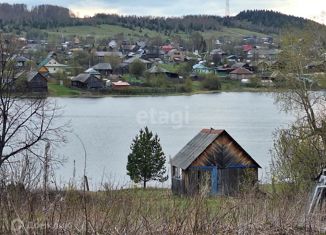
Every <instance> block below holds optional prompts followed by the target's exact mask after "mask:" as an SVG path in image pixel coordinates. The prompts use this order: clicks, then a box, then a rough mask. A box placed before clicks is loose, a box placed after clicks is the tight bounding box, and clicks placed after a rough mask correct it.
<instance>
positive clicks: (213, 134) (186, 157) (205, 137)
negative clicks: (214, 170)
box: [171, 129, 261, 170]
mask: <svg viewBox="0 0 326 235" xmlns="http://www.w3.org/2000/svg"><path fill="white" fill-rule="evenodd" d="M222 133H223V134H227V135H228V136H229V137H230V138H231V139H232V141H233V142H234V143H235V144H236V145H237V146H238V149H241V151H242V152H243V153H245V155H246V156H247V158H249V160H250V162H253V163H254V165H255V166H257V167H258V168H261V167H260V166H259V164H258V163H257V162H256V161H255V160H254V159H253V158H252V157H251V156H250V155H249V154H248V153H247V152H246V151H245V150H244V149H243V148H242V147H241V146H240V145H239V144H238V143H237V142H236V141H235V140H234V139H233V138H232V137H231V136H230V135H229V134H228V133H227V132H226V131H225V130H214V129H203V130H201V131H200V132H199V133H198V134H197V135H196V136H195V137H194V138H193V139H192V140H190V141H189V142H188V143H187V144H186V145H185V146H184V147H183V148H182V149H181V150H180V152H179V153H177V155H175V156H174V158H173V159H171V164H172V165H173V166H176V167H179V168H181V169H183V170H186V169H187V168H188V167H189V166H190V165H191V164H192V163H193V162H194V161H195V160H196V159H197V158H198V157H199V156H200V155H201V154H202V153H203V152H204V151H205V150H206V149H207V148H208V147H209V146H210V145H211V144H212V143H213V142H214V141H215V140H216V139H217V138H218V137H219V136H221V135H222Z"/></svg>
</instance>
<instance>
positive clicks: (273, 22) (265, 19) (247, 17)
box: [0, 3, 321, 35]
mask: <svg viewBox="0 0 326 235" xmlns="http://www.w3.org/2000/svg"><path fill="white" fill-rule="evenodd" d="M98 24H111V25H119V26H123V27H127V28H130V29H137V30H142V29H150V30H154V31H157V32H160V33H165V34H166V35H168V34H171V33H178V32H184V33H192V32H193V31H207V30H221V29H222V27H223V26H227V27H238V28H243V29H248V30H252V31H257V32H262V33H278V32H279V31H280V30H282V29H284V28H287V27H292V28H298V29H302V28H304V27H307V26H309V25H315V26H317V25H319V24H318V23H316V22H313V21H311V20H307V19H304V18H301V17H295V16H289V15H285V14H282V13H279V12H275V11H269V10H247V11H242V12H240V13H239V14H238V15H236V16H234V17H220V16H214V15H187V16H183V17H152V16H120V15H116V14H96V15H95V16H93V17H87V18H77V17H76V16H75V15H74V14H73V13H72V12H71V11H70V10H69V9H68V8H65V7H61V6H54V5H39V6H35V7H32V8H31V9H28V7H27V5H26V4H12V5H11V4H8V3H1V4H0V27H1V29H2V30H4V31H10V32H12V31H14V30H23V31H26V29H28V28H31V27H32V28H40V29H49V28H56V27H63V26H77V25H98ZM319 27H321V25H319Z"/></svg>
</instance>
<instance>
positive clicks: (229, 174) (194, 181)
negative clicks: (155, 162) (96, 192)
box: [170, 129, 261, 195]
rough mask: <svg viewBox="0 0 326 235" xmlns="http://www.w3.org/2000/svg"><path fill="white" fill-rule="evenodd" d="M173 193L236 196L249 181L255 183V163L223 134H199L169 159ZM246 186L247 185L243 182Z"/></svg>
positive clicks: (205, 131)
mask: <svg viewBox="0 0 326 235" xmlns="http://www.w3.org/2000/svg"><path fill="white" fill-rule="evenodd" d="M170 163H171V170H172V177H171V178H172V191H173V193H175V194H186V195H193V194H196V193H198V192H201V191H203V190H205V192H207V193H209V194H211V195H236V194H237V193H238V192H239V190H240V188H241V185H244V182H245V181H246V180H248V179H249V176H250V184H254V183H255V182H257V181H258V168H261V167H260V166H259V165H258V163H257V162H256V161H255V160H254V159H253V158H252V157H251V156H250V155H249V154H248V153H247V152H246V151H245V150H244V149H243V148H242V147H241V146H240V145H239V144H238V143H237V142H236V141H235V140H234V139H233V138H232V137H231V136H230V135H229V134H228V133H227V132H226V131H225V130H214V129H203V130H201V131H200V132H199V133H198V134H197V135H196V136H195V137H194V138H193V139H192V140H191V141H190V142H189V143H188V144H187V145H186V146H185V147H183V148H182V149H181V151H180V152H179V153H178V154H177V155H176V156H175V157H174V158H173V159H171V162H170ZM246 182H248V181H246Z"/></svg>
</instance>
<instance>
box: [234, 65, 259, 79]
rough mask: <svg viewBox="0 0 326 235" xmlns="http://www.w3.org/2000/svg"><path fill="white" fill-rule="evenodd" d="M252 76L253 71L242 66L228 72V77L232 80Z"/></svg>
mask: <svg viewBox="0 0 326 235" xmlns="http://www.w3.org/2000/svg"><path fill="white" fill-rule="evenodd" d="M253 76H254V73H253V72H251V71H250V70H248V69H246V68H243V67H240V68H237V69H235V70H233V71H232V72H230V78H231V79H232V80H242V79H250V78H252V77H253Z"/></svg>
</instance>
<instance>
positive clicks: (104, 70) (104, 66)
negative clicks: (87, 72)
mask: <svg viewBox="0 0 326 235" xmlns="http://www.w3.org/2000/svg"><path fill="white" fill-rule="evenodd" d="M92 68H93V69H94V70H96V71H98V72H99V73H100V74H101V75H102V76H103V77H108V76H109V75H110V74H112V71H113V70H112V67H111V64H110V63H99V64H97V65H94V66H93V67H92Z"/></svg>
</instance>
